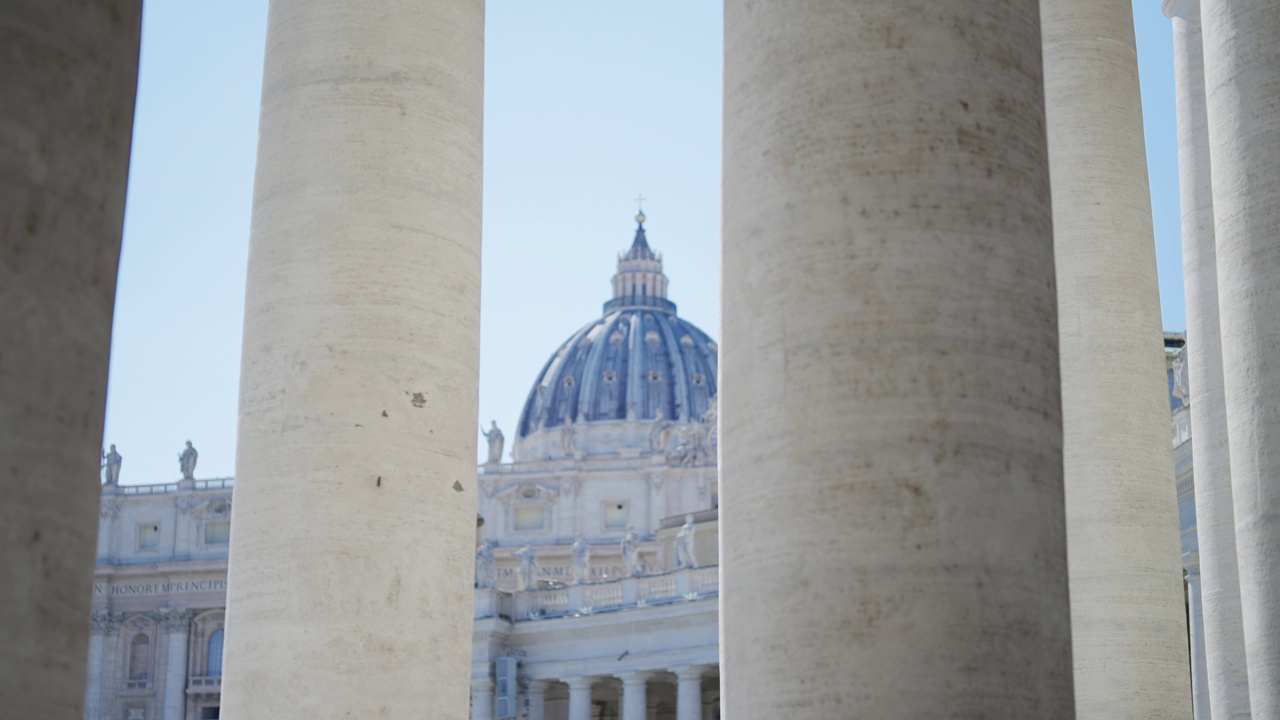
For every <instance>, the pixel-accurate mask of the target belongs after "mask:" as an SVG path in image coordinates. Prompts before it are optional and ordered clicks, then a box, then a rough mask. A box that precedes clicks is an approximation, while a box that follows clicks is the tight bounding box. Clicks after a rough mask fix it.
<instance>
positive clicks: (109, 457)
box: [102, 445, 124, 485]
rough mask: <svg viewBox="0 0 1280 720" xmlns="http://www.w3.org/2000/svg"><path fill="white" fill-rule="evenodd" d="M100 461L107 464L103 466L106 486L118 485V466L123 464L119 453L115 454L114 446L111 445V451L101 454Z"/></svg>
mask: <svg viewBox="0 0 1280 720" xmlns="http://www.w3.org/2000/svg"><path fill="white" fill-rule="evenodd" d="M102 459H103V460H106V461H107V462H106V463H104V464H103V466H102V467H103V468H104V469H105V470H106V473H105V474H106V481H107V484H108V485H119V484H120V464H121V463H123V462H124V458H123V457H121V456H120V453H118V452H116V446H115V445H112V446H111V450H109V451H107V452H104V453H102Z"/></svg>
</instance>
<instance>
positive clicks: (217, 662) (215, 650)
mask: <svg viewBox="0 0 1280 720" xmlns="http://www.w3.org/2000/svg"><path fill="white" fill-rule="evenodd" d="M205 675H208V676H210V677H222V630H221V629H218V630H214V631H213V634H212V635H210V636H209V653H208V655H207V656H206V657H205Z"/></svg>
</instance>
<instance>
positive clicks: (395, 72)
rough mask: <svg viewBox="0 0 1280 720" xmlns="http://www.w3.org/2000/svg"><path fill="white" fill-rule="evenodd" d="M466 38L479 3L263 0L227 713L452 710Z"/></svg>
mask: <svg viewBox="0 0 1280 720" xmlns="http://www.w3.org/2000/svg"><path fill="white" fill-rule="evenodd" d="M483 36H484V2H483V0H433V1H432V2H421V1H420V0H376V1H375V0H273V2H272V3H271V6H270V13H269V17H268V28H267V47H266V67H265V70H264V73H263V90H262V114H261V120H260V125H259V141H258V165H257V175H256V178H255V185H254V206H253V220H252V226H251V229H250V247H249V269H248V281H247V287H246V291H245V329H244V349H243V357H242V365H241V376H240V381H241V384H240V416H239V435H238V446H237V457H236V488H235V503H234V505H233V508H234V509H233V513H234V517H233V526H234V527H235V532H234V533H232V538H231V549H230V555H231V557H230V564H229V587H228V593H227V600H228V606H227V636H226V673H225V675H224V679H223V686H222V708H223V709H222V712H223V714H224V715H226V716H227V717H233V718H236V719H237V720H261V719H267V718H269V719H270V720H288V719H289V718H299V719H302V718H305V719H306V720H312V719H314V718H316V717H346V716H351V717H378V718H389V719H391V720H395V719H398V718H399V719H408V718H413V719H414V720H419V719H420V718H422V717H425V716H430V717H433V718H447V719H450V720H462V718H465V717H466V716H467V706H468V697H467V696H468V687H469V685H468V682H467V678H468V677H469V675H470V668H471V665H470V657H471V617H472V614H473V590H472V585H473V553H474V545H475V512H476V492H475V491H476V478H475V465H474V460H475V437H474V435H475V433H474V432H472V426H473V425H475V424H476V422H477V417H476V383H477V365H478V362H477V356H478V334H479V332H478V331H479V310H480V307H479V299H480V295H479V290H480V200H481V194H480V177H481V105H482V85H483V79H482V74H483V72H482V71H483V47H484V42H483V39H484V38H483ZM407 548H411V549H412V550H411V551H410V550H406V549H407ZM335 678H341V682H335Z"/></svg>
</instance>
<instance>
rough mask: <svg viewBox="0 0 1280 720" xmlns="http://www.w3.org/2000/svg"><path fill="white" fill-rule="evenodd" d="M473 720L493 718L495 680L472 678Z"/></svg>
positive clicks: (489, 719) (491, 719) (490, 719)
mask: <svg viewBox="0 0 1280 720" xmlns="http://www.w3.org/2000/svg"><path fill="white" fill-rule="evenodd" d="M471 720H493V680H490V679H489V678H484V679H472V680H471Z"/></svg>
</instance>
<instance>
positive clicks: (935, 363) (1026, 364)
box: [720, 0, 1167, 720]
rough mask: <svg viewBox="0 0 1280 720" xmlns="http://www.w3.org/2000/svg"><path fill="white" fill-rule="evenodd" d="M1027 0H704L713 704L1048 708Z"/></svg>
mask: <svg viewBox="0 0 1280 720" xmlns="http://www.w3.org/2000/svg"><path fill="white" fill-rule="evenodd" d="M1038 18H1039V15H1038V12H1037V3H1036V2H1035V0H1000V1H997V2H992V1H990V0H953V1H951V2H945V3H939V2H924V1H920V0H877V1H867V2H857V3H850V2H836V1H835V0H821V1H817V0H806V1H805V2H770V3H756V2H746V1H744V0H730V1H729V2H727V3H726V17H725V113H724V115H725V131H724V162H725V169H724V175H725V176H724V223H723V228H724V244H723V257H722V260H723V283H724V286H723V298H722V303H721V306H722V312H723V315H722V326H723V327H722V332H723V346H722V347H723V354H722V355H721V370H722V373H723V379H724V383H723V385H722V390H721V408H720V412H721V423H722V425H721V429H722V437H721V468H722V470H723V477H724V479H725V482H724V485H723V487H722V490H721V512H722V514H723V515H722V517H723V523H722V525H721V528H722V536H721V540H722V544H721V552H722V556H721V563H722V577H723V594H722V596H721V600H722V613H723V614H722V623H723V624H722V645H721V653H722V655H721V657H722V663H721V672H722V694H721V697H722V702H723V703H724V706H723V709H724V716H725V717H730V718H735V719H742V720H745V719H749V718H757V719H765V718H769V719H773V718H788V719H790V720H808V719H814V720H817V719H819V718H821V719H823V720H825V719H826V718H830V717H850V718H854V717H856V718H864V717H865V718H871V717H901V718H907V717H910V718H937V717H1027V718H1030V717H1036V718H1070V717H1074V715H1073V712H1072V686H1071V659H1070V637H1069V626H1068V616H1069V610H1068V607H1067V570H1066V552H1065V550H1066V539H1065V519H1064V514H1063V496H1062V474H1061V473H1062V466H1061V461H1062V458H1061V438H1062V430H1061V424H1060V423H1061V417H1060V407H1059V382H1058V349H1057V344H1058V336H1057V328H1056V296H1055V293H1054V266H1053V246H1052V235H1051V232H1052V231H1051V212H1050V207H1049V176H1048V160H1047V151H1046V147H1045V135H1044V95H1043V92H1042V82H1041V59H1040V57H1041V56H1040V50H1041V48H1040V26H1039V22H1038ZM1157 348H1158V346H1157ZM762 418H767V421H762ZM1166 442H1167V441H1166ZM780 588H788V590H787V591H786V592H780V591H779V589H780Z"/></svg>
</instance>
